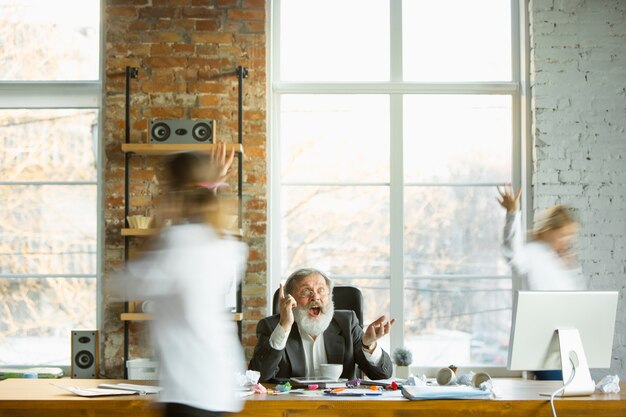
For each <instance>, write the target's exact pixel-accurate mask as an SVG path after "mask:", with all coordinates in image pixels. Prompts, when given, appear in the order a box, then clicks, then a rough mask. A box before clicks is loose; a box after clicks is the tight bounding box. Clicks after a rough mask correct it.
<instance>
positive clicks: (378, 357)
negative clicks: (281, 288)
mask: <svg viewBox="0 0 626 417" xmlns="http://www.w3.org/2000/svg"><path fill="white" fill-rule="evenodd" d="M298 330H299V332H300V338H301V339H302V346H303V348H304V359H305V363H306V368H305V372H306V375H304V376H307V377H317V376H321V375H322V373H321V372H320V364H322V363H328V359H327V357H326V349H325V345H324V333H322V334H321V335H319V336H318V337H316V338H315V339H313V338H312V337H311V336H309V335H308V334H306V333H304V332H303V331H302V329H300V328H299V327H298ZM288 337H289V333H287V332H286V331H285V330H284V329H283V328H282V326H281V325H280V324H279V325H278V326H276V328H275V329H274V331H273V332H272V335H271V336H270V346H271V347H272V348H273V349H276V350H283V349H284V348H285V346H286V345H287V338H288ZM363 353H364V354H365V358H366V359H367V361H368V362H369V363H371V364H372V365H374V366H378V365H380V362H381V361H382V358H383V349H382V348H381V347H380V346H379V345H378V343H376V347H375V348H374V351H373V352H372V353H369V352H367V351H365V350H363Z"/></svg>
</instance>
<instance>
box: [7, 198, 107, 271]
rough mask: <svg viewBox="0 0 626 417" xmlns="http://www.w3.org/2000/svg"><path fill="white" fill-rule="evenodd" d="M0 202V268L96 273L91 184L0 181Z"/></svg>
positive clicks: (94, 219)
mask: <svg viewBox="0 0 626 417" xmlns="http://www.w3.org/2000/svg"><path fill="white" fill-rule="evenodd" d="M0 201H2V205H0V219H1V220H0V247H1V248H2V250H0V272H3V273H13V274H28V273H32V274H35V273H36V274H94V273H95V272H96V230H97V228H96V216H97V210H96V186H95V185H80V186H8V185H2V186H0Z"/></svg>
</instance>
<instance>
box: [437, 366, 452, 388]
mask: <svg viewBox="0 0 626 417" xmlns="http://www.w3.org/2000/svg"><path fill="white" fill-rule="evenodd" d="M455 383H456V373H455V372H454V371H453V370H452V369H450V368H441V369H440V370H439V371H437V384H439V385H452V384H455Z"/></svg>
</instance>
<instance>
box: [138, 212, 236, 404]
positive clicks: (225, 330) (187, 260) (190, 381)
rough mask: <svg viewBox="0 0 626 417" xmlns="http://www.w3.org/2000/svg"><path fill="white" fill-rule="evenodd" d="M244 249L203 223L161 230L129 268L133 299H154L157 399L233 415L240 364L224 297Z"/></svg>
mask: <svg viewBox="0 0 626 417" xmlns="http://www.w3.org/2000/svg"><path fill="white" fill-rule="evenodd" d="M246 259H247V246H246V245H245V244H244V243H242V242H238V241H234V240H227V239H221V238H219V237H218V236H217V234H216V233H215V231H214V230H213V229H212V228H211V227H209V226H207V225H203V224H186V225H177V226H172V227H168V228H165V229H163V230H162V231H161V235H160V238H159V246H158V247H157V248H156V249H155V250H153V251H151V252H149V253H147V254H146V255H145V256H144V257H142V258H141V259H138V260H135V261H132V262H130V263H129V266H128V275H129V276H127V278H128V279H127V281H126V287H127V290H128V294H129V295H130V296H132V297H133V298H135V297H137V298H140V299H149V300H152V301H154V306H155V308H154V320H153V321H152V322H151V323H150V325H151V328H152V331H151V335H152V336H153V338H154V341H155V344H156V347H157V348H158V351H159V356H160V359H161V363H160V365H161V366H160V381H161V384H162V385H163V387H164V390H163V391H162V392H161V394H160V398H159V400H160V401H162V402H168V403H181V404H186V405H188V406H190V407H195V408H200V409H204V410H211V411H222V412H223V411H226V412H237V411H240V410H241V409H242V408H243V401H242V400H241V399H240V398H237V397H236V395H235V392H236V390H237V389H238V386H237V383H236V374H237V373H243V372H245V369H246V368H245V361H244V355H243V350H242V348H241V343H240V342H239V338H238V336H237V327H236V325H235V323H234V322H233V321H232V313H229V312H228V311H227V310H226V307H225V294H226V293H227V292H228V290H229V289H230V286H231V285H232V282H233V278H234V277H235V276H236V277H237V278H239V279H240V278H241V276H242V274H243V272H244V271H245V266H246Z"/></svg>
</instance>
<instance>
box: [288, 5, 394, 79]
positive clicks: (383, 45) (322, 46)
mask: <svg viewBox="0 0 626 417" xmlns="http://www.w3.org/2000/svg"><path fill="white" fill-rule="evenodd" d="M280 6H281V9H280V13H281V17H280V71H281V72H280V77H281V80H284V81H384V80H388V79H389V0H341V1H337V0H316V1H310V0H282V1H281V2H280Z"/></svg>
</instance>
